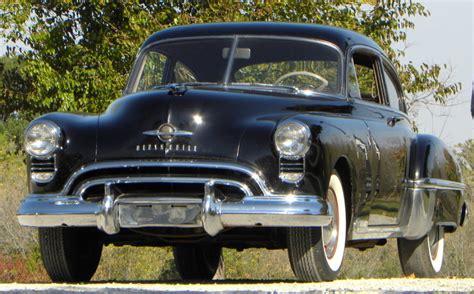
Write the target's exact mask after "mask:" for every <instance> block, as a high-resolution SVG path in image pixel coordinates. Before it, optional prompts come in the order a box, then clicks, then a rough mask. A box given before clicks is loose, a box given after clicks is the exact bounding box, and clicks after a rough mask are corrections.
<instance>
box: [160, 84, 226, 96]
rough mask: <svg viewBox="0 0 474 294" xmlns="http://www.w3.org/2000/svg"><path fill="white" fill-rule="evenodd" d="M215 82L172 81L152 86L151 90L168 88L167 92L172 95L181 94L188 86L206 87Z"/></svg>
mask: <svg viewBox="0 0 474 294" xmlns="http://www.w3.org/2000/svg"><path fill="white" fill-rule="evenodd" d="M216 85H218V84H217V83H172V84H166V85H159V86H154V87H153V88H152V89H153V90H161V89H168V90H169V92H168V94H170V95H173V96H182V95H184V93H185V92H186V91H187V90H188V87H192V88H196V87H208V86H216Z"/></svg>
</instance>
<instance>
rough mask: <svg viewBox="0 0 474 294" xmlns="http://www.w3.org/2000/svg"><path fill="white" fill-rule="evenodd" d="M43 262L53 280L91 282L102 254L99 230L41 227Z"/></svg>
mask: <svg viewBox="0 0 474 294" xmlns="http://www.w3.org/2000/svg"><path fill="white" fill-rule="evenodd" d="M38 235H39V245H40V252H41V257H42V259H43V265H44V267H45V269H46V272H47V273H48V275H49V277H50V278H51V280H52V281H53V282H67V283H71V282H72V283H77V282H86V281H89V280H90V279H91V278H92V276H93V275H94V273H95V271H96V269H97V266H98V265H99V261H100V257H101V254H102V243H101V242H100V233H99V231H98V230H96V229H89V228H40V229H39V230H38Z"/></svg>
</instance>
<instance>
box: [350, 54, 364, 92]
mask: <svg viewBox="0 0 474 294" xmlns="http://www.w3.org/2000/svg"><path fill="white" fill-rule="evenodd" d="M347 71H348V77H349V82H348V83H349V89H348V91H349V96H350V97H352V98H359V99H360V98H361V97H362V96H361V94H360V86H359V81H357V73H356V69H355V65H354V59H353V58H351V62H350V63H349V66H348V68H347Z"/></svg>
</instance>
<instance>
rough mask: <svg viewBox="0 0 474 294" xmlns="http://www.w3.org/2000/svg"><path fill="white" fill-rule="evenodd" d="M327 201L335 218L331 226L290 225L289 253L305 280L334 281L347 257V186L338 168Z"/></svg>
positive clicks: (332, 176)
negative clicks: (345, 192) (345, 190)
mask: <svg viewBox="0 0 474 294" xmlns="http://www.w3.org/2000/svg"><path fill="white" fill-rule="evenodd" d="M326 200H327V202H328V204H329V210H330V212H331V214H332V215H333V219H332V221H331V223H330V224H329V225H328V226H325V227H314V228H290V229H289V231H288V256H289V259H290V263H291V268H292V269H293V272H294V273H295V275H296V276H297V277H298V278H299V279H301V280H304V281H313V282H318V281H332V280H334V279H335V278H337V275H338V274H339V271H340V270H341V267H342V261H343V259H344V252H345V245H346V236H347V233H346V232H347V214H346V201H345V195H344V189H343V185H342V182H341V179H340V178H339V175H338V174H337V173H336V172H335V171H334V172H333V174H332V175H331V178H330V181H329V187H328V191H327V199H326Z"/></svg>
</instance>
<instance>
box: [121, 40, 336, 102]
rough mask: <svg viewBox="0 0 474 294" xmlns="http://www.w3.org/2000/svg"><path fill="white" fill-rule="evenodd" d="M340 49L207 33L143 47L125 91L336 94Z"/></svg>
mask: <svg viewBox="0 0 474 294" xmlns="http://www.w3.org/2000/svg"><path fill="white" fill-rule="evenodd" d="M340 67H341V60H340V53H339V51H338V50H337V49H336V48H335V47H334V46H332V45H330V44H327V43H324V42H318V41H313V40H304V39H293V38H285V37H278V38H277V37H273V38H272V37H223V38H216V37H208V38H192V39H186V40H176V41H167V42H162V43H158V44H156V45H153V46H151V47H149V48H147V49H146V50H144V51H143V52H142V53H141V54H140V56H139V59H138V60H137V62H136V64H135V68H134V70H133V71H132V73H133V74H132V77H131V80H130V81H129V85H128V92H139V91H147V90H152V89H157V88H162V87H163V86H165V85H168V84H184V85H189V86H192V87H199V86H201V87H227V88H230V89H232V88H238V89H248V88H249V89H252V90H256V91H258V90H262V91H272V92H273V91H274V92H288V93H296V94H299V93H304V94H308V93H309V94H310V93H313V92H315V93H327V94H337V93H340V89H341V85H340V83H341V81H340V76H341V74H340Z"/></svg>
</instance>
